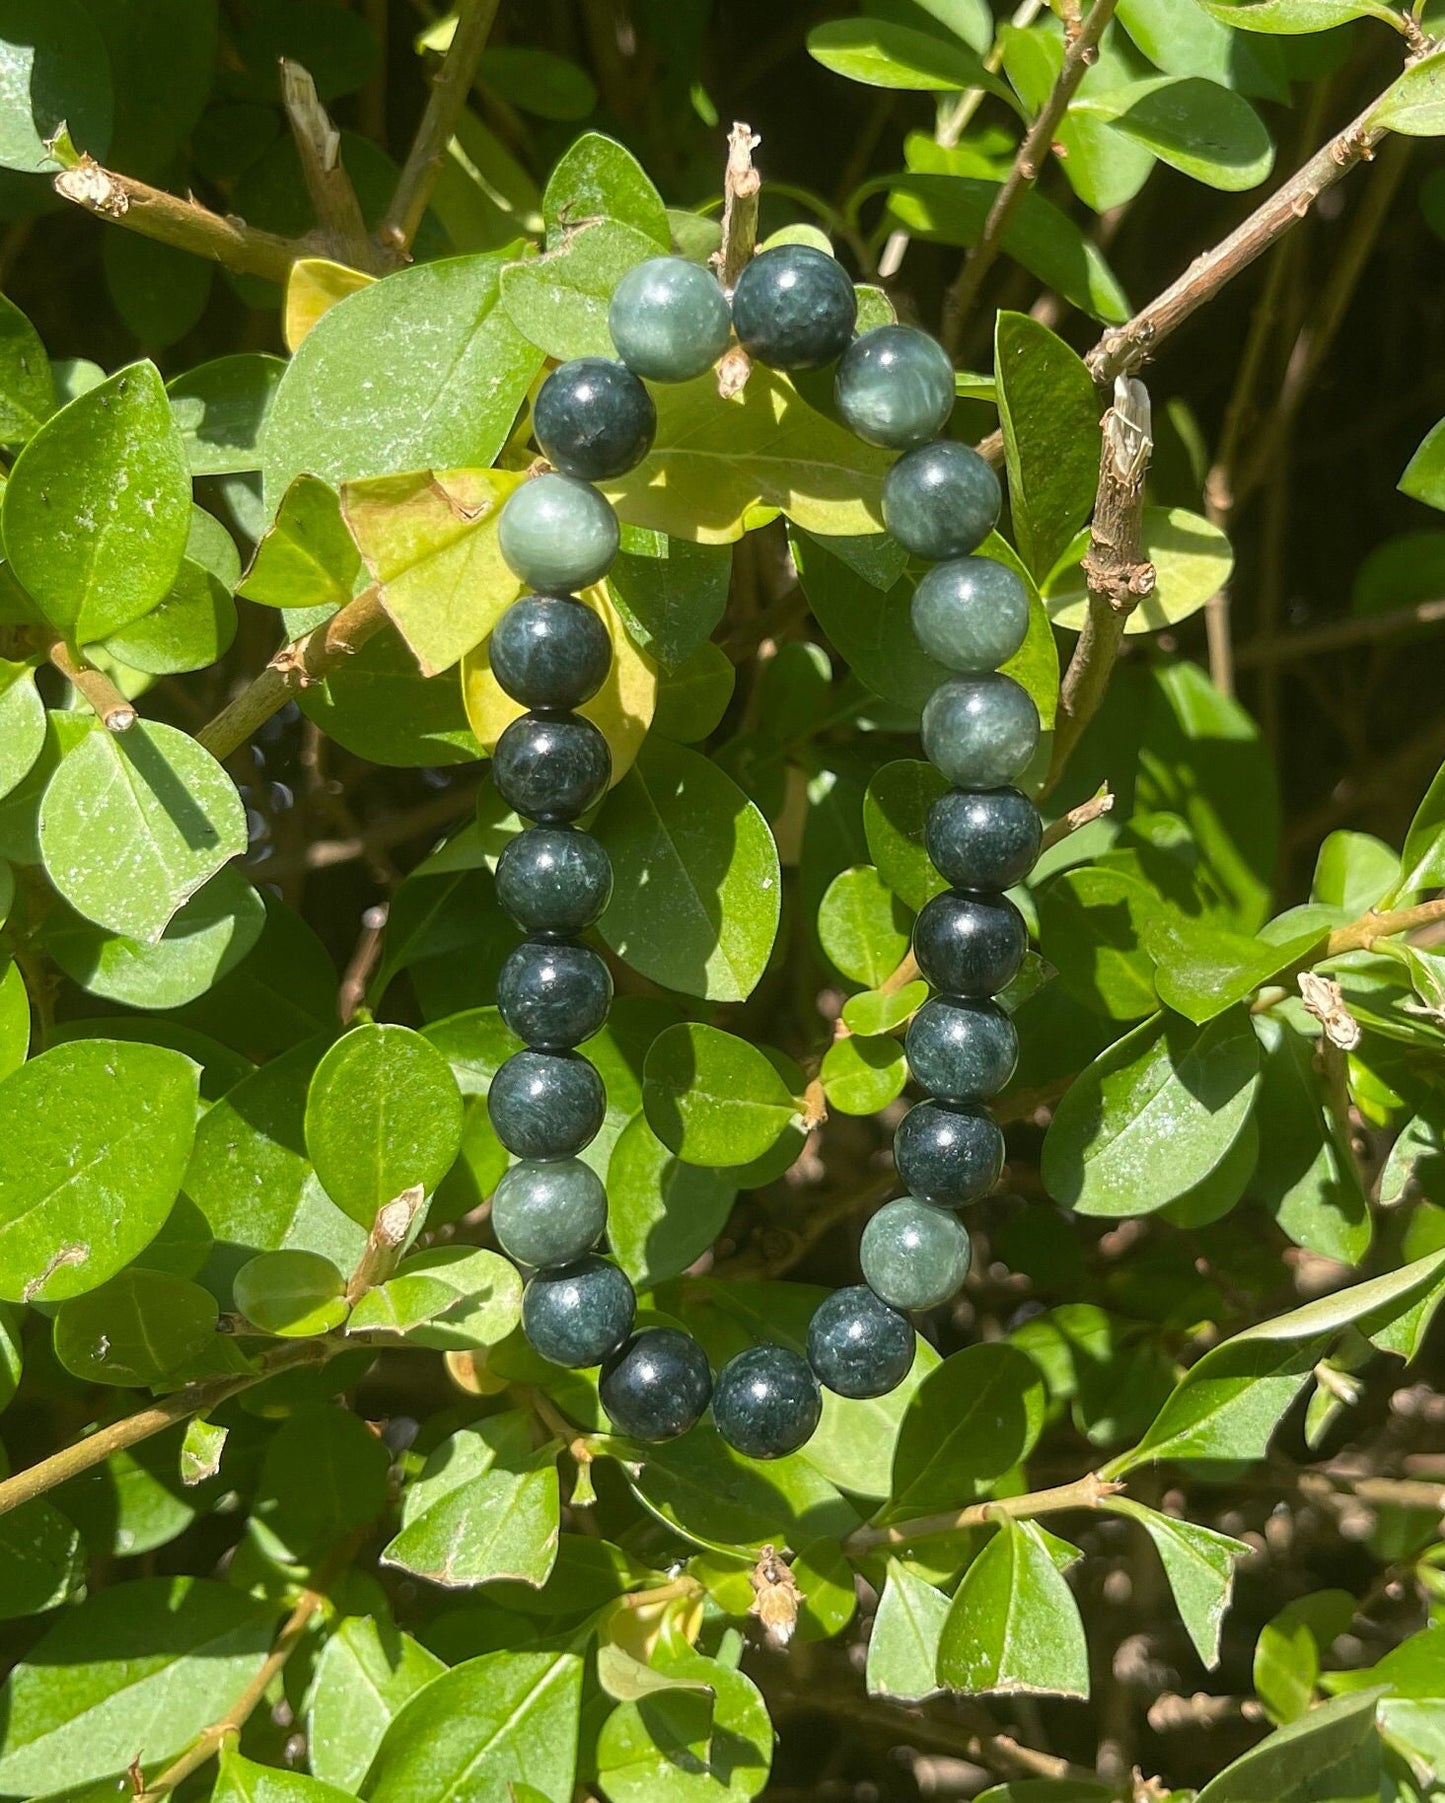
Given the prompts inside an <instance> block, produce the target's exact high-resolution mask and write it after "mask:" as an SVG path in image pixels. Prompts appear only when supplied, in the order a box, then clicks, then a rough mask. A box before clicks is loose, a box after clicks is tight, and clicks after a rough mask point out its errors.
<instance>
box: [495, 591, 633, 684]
mask: <svg viewBox="0 0 1445 1803" xmlns="http://www.w3.org/2000/svg"><path fill="white" fill-rule="evenodd" d="M487 655H488V657H489V659H490V660H491V665H492V674H493V676H495V677H496V679H497V681H498V682H499V683H500V684H501V686H502V689H503V691H504V693H506V694H508V695H510V696H511V697H512V699H513V701H520V702H521V704H522V706H523V707H543V708H568V707H581V705H582V703H583V702H584V701H590V700H591V699H592V697H593V696H594V695H595V694H596V693H597V691H598V689H600V688H601V687H602V684H603V682H604V681H605V680H606V678H607V671H608V668H609V666H610V665H611V663H612V641H611V639H609V638H608V636H607V628H606V627H605V626H604V625H603V624H602V622H601V620H600V619H599V618H598V617H597V615H596V614H595V613H593V611H592V609H591V608H590V607H584V606H583V605H582V603H581V602H580V601H574V600H573V599H572V597H571V596H570V595H524V596H523V597H522V599H521V600H520V601H514V602H513V603H512V605H511V606H510V607H509V608H508V609H507V611H506V612H505V613H504V614H503V615H502V617H501V619H500V620H498V621H497V624H496V627H495V629H494V631H493V633H492V636H491V638H490V640H489V641H488V643H487Z"/></svg>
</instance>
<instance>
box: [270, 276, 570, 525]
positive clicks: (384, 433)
mask: <svg viewBox="0 0 1445 1803" xmlns="http://www.w3.org/2000/svg"><path fill="white" fill-rule="evenodd" d="M505 260H506V259H505V258H504V257H502V256H486V255H483V256H473V257H452V258H448V259H446V260H444V261H442V262H437V263H417V264H415V265H413V267H412V268H410V269H402V270H399V271H397V273H396V274H394V275H389V276H387V277H386V278H385V280H384V281H380V282H373V283H371V284H370V285H369V286H368V287H365V288H361V289H358V290H357V292H356V293H355V294H350V295H348V296H347V297H346V299H345V300H342V301H338V302H337V304H336V305H335V306H334V307H332V308H330V309H329V310H328V311H327V312H326V313H325V314H323V315H322V317H321V318H320V319H319V320H318V321H317V323H316V325H315V326H314V327H313V328H312V330H311V331H310V332H309V333H308V334H307V336H306V338H305V340H304V342H303V343H302V346H301V348H300V350H299V351H297V353H296V355H295V356H294V357H293V358H292V359H291V362H290V363H289V365H288V366H287V369H286V374H285V376H284V377H283V378H282V381H281V386H280V387H279V388H278V389H277V391H276V398H275V400H274V402H273V403H272V406H271V412H270V416H269V417H268V419H267V421H266V426H265V429H264V431H263V432H262V435H261V457H262V462H261V468H262V473H263V475H264V478H265V489H266V495H267V498H268V503H269V504H270V505H273V506H274V505H275V504H276V502H277V501H278V500H279V499H280V497H281V495H282V494H283V493H284V492H285V490H286V488H287V486H288V485H289V484H290V482H291V481H292V480H293V479H294V478H295V477H296V476H299V475H301V474H302V473H303V472H304V473H307V474H310V475H313V476H318V477H320V479H321V480H322V481H323V482H329V483H330V484H331V485H332V486H333V487H335V486H336V485H337V484H339V483H340V482H342V481H354V480H356V479H357V478H359V477H363V476H385V475H389V474H391V473H392V472H393V471H395V470H420V469H443V470H445V469H461V468H466V467H474V468H485V467H486V466H487V465H488V464H490V463H491V462H492V461H493V460H494V459H495V457H496V455H497V453H498V452H499V451H500V450H501V448H502V446H503V445H504V444H505V443H506V441H507V438H508V435H509V434H510V432H511V430H512V423H513V421H514V420H515V418H516V415H517V409H518V408H519V407H520V406H521V404H522V401H523V399H524V398H525V396H526V393H527V390H528V388H529V387H530V386H531V383H532V379H533V377H534V376H535V375H536V374H537V371H538V369H539V368H540V367H541V353H540V352H539V351H538V350H536V349H535V348H534V347H533V346H532V345H530V344H528V343H527V341H526V339H525V338H523V337H522V335H521V333H520V332H518V331H517V329H516V327H515V326H514V325H513V324H512V322H511V320H510V319H509V318H508V316H507V314H506V312H505V311H504V310H503V309H502V307H501V306H500V305H499V301H500V297H501V271H502V266H503V263H504V262H505Z"/></svg>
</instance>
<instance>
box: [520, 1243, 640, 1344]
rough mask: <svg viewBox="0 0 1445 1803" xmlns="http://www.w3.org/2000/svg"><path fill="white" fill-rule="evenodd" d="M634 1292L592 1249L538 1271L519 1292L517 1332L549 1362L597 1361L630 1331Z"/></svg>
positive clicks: (615, 1269) (621, 1342) (635, 1311)
mask: <svg viewBox="0 0 1445 1803" xmlns="http://www.w3.org/2000/svg"><path fill="white" fill-rule="evenodd" d="M636 1314H637V1297H636V1296H635V1295H634V1294H633V1290H632V1285H631V1284H630V1283H629V1282H628V1281H627V1278H626V1276H625V1275H624V1273H623V1272H621V1271H619V1270H618V1268H617V1266H616V1265H613V1264H609V1263H608V1262H607V1260H606V1259H605V1258H598V1257H597V1256H596V1255H595V1254H592V1255H591V1256H589V1257H587V1258H579V1259H578V1260H577V1262H576V1264H573V1265H563V1266H562V1267H561V1269H560V1270H556V1271H539V1272H538V1273H537V1275H536V1276H535V1277H533V1278H532V1279H531V1280H530V1282H529V1283H528V1284H527V1287H526V1289H525V1290H523V1292H522V1332H523V1333H524V1334H526V1336H527V1339H528V1342H529V1343H530V1344H531V1346H532V1348H533V1349H534V1351H536V1352H539V1353H540V1354H541V1355H542V1357H543V1358H544V1359H546V1360H547V1361H548V1363H549V1364H553V1365H566V1366H568V1367H570V1368H571V1369H573V1370H581V1369H582V1368H584V1367H585V1366H588V1365H600V1364H601V1363H602V1362H603V1360H604V1359H609V1358H611V1357H612V1355H613V1353H614V1352H616V1351H617V1349H618V1348H619V1347H620V1346H621V1345H622V1344H623V1342H624V1341H625V1340H626V1338H627V1336H628V1334H630V1333H631V1332H632V1322H633V1319H634V1317H635V1316H636Z"/></svg>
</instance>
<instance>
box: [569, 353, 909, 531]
mask: <svg viewBox="0 0 1445 1803" xmlns="http://www.w3.org/2000/svg"><path fill="white" fill-rule="evenodd" d="M654 399H655V400H656V403H657V436H656V438H655V439H654V440H653V444H652V449H651V450H650V451H649V452H648V454H647V456H646V457H644V458H643V460H642V462H641V463H639V464H638V465H637V467H636V468H635V469H633V470H630V471H629V472H628V473H627V474H626V475H625V476H619V477H615V478H613V479H612V480H611V481H608V482H603V483H600V484H599V486H600V488H601V489H602V492H603V493H604V494H605V495H606V496H607V498H608V499H609V500H610V501H611V502H612V503H613V504H614V506H615V507H616V508H617V511H618V514H619V515H620V517H621V518H622V519H623V520H625V521H626V522H627V523H628V524H629V525H632V526H646V527H650V528H651V529H652V530H653V531H656V532H666V533H670V534H671V535H672V536H673V537H675V538H687V539H694V540H697V541H699V542H700V543H703V544H727V543H730V542H731V541H732V540H734V539H737V538H740V537H741V536H742V534H743V532H744V531H745V530H746V529H748V528H749V527H750V526H752V525H755V524H760V523H761V521H762V519H763V518H764V517H768V516H765V515H764V512H763V510H765V509H768V510H772V509H778V510H781V511H782V512H783V513H786V514H787V515H788V517H789V519H792V520H796V521H797V523H798V524H799V525H800V526H803V527H806V528H807V529H808V530H809V531H810V532H818V533H830V534H831V533H872V532H878V531H880V530H881V526H882V511H881V508H882V501H881V496H882V491H883V477H884V475H885V474H886V473H887V470H888V466H889V464H890V463H891V462H892V455H891V453H889V452H887V451H880V450H877V449H875V448H874V447H873V446H871V445H865V444H864V443H863V442H862V440H861V439H858V438H855V437H854V436H853V434H852V433H851V432H849V431H848V430H847V428H846V427H844V426H842V425H841V424H839V422H838V421H836V420H833V419H830V418H828V417H827V415H826V414H822V413H818V412H816V411H815V410H814V409H813V408H812V407H810V406H809V405H808V403H807V402H806V401H805V400H804V399H803V397H802V396H801V395H800V394H799V392H798V391H797V389H796V388H794V387H793V385H792V383H791V382H789V380H788V379H787V377H786V376H783V375H780V374H779V373H778V372H777V371H776V370H770V369H765V368H764V367H763V366H762V365H761V364H755V365H754V367H753V372H752V375H751V376H750V377H749V380H748V384H747V386H746V387H745V388H744V389H743V390H742V391H741V393H739V394H735V395H732V396H730V397H728V398H726V399H725V398H724V397H723V396H722V395H720V394H719V393H718V385H717V378H716V376H715V375H714V374H713V373H712V371H711V370H709V371H708V373H707V374H706V375H703V376H698V377H697V378H696V379H695V380H694V381H691V382H674V383H669V384H668V385H667V386H666V387H662V388H659V389H658V390H657V393H656V395H655V396H654Z"/></svg>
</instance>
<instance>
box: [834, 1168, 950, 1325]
mask: <svg viewBox="0 0 1445 1803" xmlns="http://www.w3.org/2000/svg"><path fill="white" fill-rule="evenodd" d="M858 1257H859V1261H860V1262H861V1264H862V1266H863V1275H864V1276H865V1277H866V1278H867V1279H868V1285H869V1288H870V1289H872V1290H873V1291H875V1292H876V1294H877V1295H879V1296H880V1297H881V1298H882V1299H883V1301H884V1302H886V1303H887V1304H888V1305H889V1307H890V1308H896V1309H916V1308H937V1307H938V1305H939V1303H940V1302H947V1301H948V1299H949V1297H950V1296H956V1295H957V1294H958V1292H959V1290H961V1289H962V1288H963V1280H964V1278H965V1277H967V1276H968V1260H969V1242H968V1234H967V1232H966V1231H965V1230H964V1228H963V1226H962V1224H961V1223H960V1222H959V1220H958V1218H957V1216H956V1215H951V1214H949V1213H948V1212H947V1211H946V1210H945V1209H942V1208H931V1207H930V1206H929V1204H928V1203H927V1202H919V1201H916V1200H915V1199H914V1197H912V1196H900V1197H899V1198H898V1200H897V1201H896V1202H886V1203H885V1204H884V1205H883V1207H882V1208H880V1209H879V1210H878V1212H877V1214H875V1215H874V1216H873V1218H872V1219H871V1220H870V1221H869V1223H868V1225H867V1226H866V1227H865V1228H864V1229H863V1239H862V1242H861V1244H860V1245H859V1248H858Z"/></svg>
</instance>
